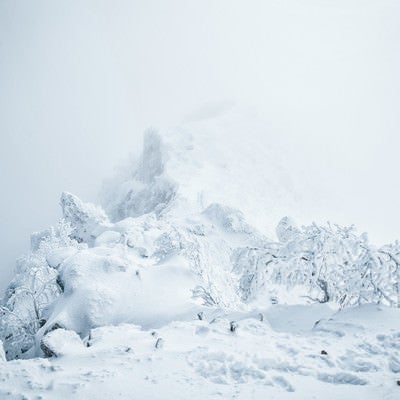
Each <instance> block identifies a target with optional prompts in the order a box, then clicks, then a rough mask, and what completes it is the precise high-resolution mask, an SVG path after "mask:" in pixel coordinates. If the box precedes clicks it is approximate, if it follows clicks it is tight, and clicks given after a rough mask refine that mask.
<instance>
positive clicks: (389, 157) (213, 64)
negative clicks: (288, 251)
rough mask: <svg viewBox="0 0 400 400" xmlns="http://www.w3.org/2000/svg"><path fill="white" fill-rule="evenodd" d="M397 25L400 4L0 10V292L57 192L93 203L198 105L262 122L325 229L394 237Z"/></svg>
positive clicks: (163, 4)
mask: <svg viewBox="0 0 400 400" xmlns="http://www.w3.org/2000/svg"><path fill="white" fill-rule="evenodd" d="M399 21H400V2H399V1H397V0H374V1H372V0H335V1H333V0H329V1H327V0H290V1H289V0H287V1H284V0H281V1H271V0H270V1H268V0H263V1H251V0H249V1H232V0H230V1H215V0H213V1H204V0H202V1H189V0H181V1H175V0H168V1H167V0H158V1H154V0H142V1H98V0H96V1H75V0H70V1H54V0H49V1H41V0H39V1H30V0H27V1H20V0H2V1H1V2H0V139H1V141H0V190H1V196H0V251H1V254H2V257H1V263H0V268H1V270H0V289H1V288H4V286H5V285H6V283H7V282H8V280H9V279H10V278H11V275H12V269H13V266H14V259H15V258H16V257H17V256H18V255H19V254H20V253H21V252H23V251H26V250H27V248H28V243H29V234H30V232H32V231H35V230H39V229H43V228H46V227H47V226H48V225H50V224H53V223H54V222H55V221H56V220H57V218H58V217H59V209H58V198H59V195H60V193H61V191H63V190H68V191H71V192H74V193H76V194H78V195H79V196H81V197H82V198H83V199H85V200H96V193H97V192H98V189H99V187H100V185H101V181H102V179H103V178H104V177H105V176H107V175H109V174H110V171H112V168H113V166H114V165H115V164H117V163H118V162H119V160H121V159H122V158H124V157H125V156H126V155H127V154H128V153H129V152H134V151H135V149H136V148H137V147H138V146H139V145H140V142H141V134H142V131H143V130H144V129H145V128H146V127H148V126H150V125H152V126H168V125H175V124H179V123H180V121H181V120H182V119H184V118H185V117H186V116H187V115H188V114H190V113H192V112H194V111H196V110H197V109H198V108H201V107H202V106H204V104H218V103H224V102H230V101H232V102H234V103H236V104H240V105H244V106H246V107H251V108H253V109H254V110H257V111H258V112H259V114H260V115H262V117H263V118H264V119H265V121H266V129H268V132H269V134H268V137H267V139H266V140H271V138H274V137H275V138H280V139H282V140H284V141H287V142H288V143H290V144H291V146H293V147H295V148H297V149H298V152H297V156H296V160H293V159H291V160H288V161H287V167H288V169H289V170H291V171H292V173H293V176H294V178H295V179H302V176H301V175H299V174H298V172H297V171H298V169H299V168H298V166H299V164H301V166H302V170H303V171H306V175H307V176H304V178H305V179H311V180H313V181H315V187H318V185H319V184H320V183H322V182H323V183H324V184H326V183H329V187H330V190H331V192H330V196H329V197H327V201H326V204H322V205H320V207H322V211H324V213H325V215H326V219H330V220H334V221H335V220H337V221H338V222H340V223H342V224H351V223H356V224H357V225H358V226H359V227H360V229H361V230H367V231H368V232H369V233H370V236H371V238H373V239H375V240H376V241H377V242H384V241H391V240H394V239H395V238H399V237H400V229H399V227H400V214H399V211H398V208H399V194H400V189H399V183H398V153H399V142H400V139H399V128H400V112H399V111H400V110H399V106H400V77H399V71H400V23H399ZM247 134H251V132H249V133H247ZM244 140H245V138H244ZM319 211H321V210H319ZM319 216H320V215H313V208H312V207H310V210H309V212H308V215H307V218H318V217H319ZM304 222H307V221H304Z"/></svg>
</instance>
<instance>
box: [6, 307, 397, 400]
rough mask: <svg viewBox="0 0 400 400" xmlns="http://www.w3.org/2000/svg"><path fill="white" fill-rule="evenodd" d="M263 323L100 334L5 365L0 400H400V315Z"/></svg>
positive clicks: (369, 311)
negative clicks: (52, 354) (57, 352)
mask: <svg viewBox="0 0 400 400" xmlns="http://www.w3.org/2000/svg"><path fill="white" fill-rule="evenodd" d="M264 317H265V318H264V321H260V320H259V318H258V315H254V316H249V315H226V316H225V317H221V318H217V319H216V320H215V321H214V322H211V321H210V322H209V321H205V320H203V321H199V320H197V321H195V320H193V321H180V322H173V323H170V324H168V325H166V326H163V327H160V328H159V329H155V330H143V329H141V328H139V327H137V326H134V325H121V326H116V327H102V328H98V329H96V330H94V331H93V333H92V337H91V339H90V347H84V346H83V345H82V344H79V343H77V344H76V345H75V346H73V345H71V344H69V346H70V347H68V345H66V349H65V352H66V353H67V354H66V355H61V356H59V357H57V358H50V359H33V360H23V361H11V362H9V363H8V364H7V366H6V365H4V364H3V366H2V368H1V370H0V382H1V384H0V398H2V399H64V398H65V399H113V398H122V399H140V400H143V399H174V400H175V399H219V398H226V399H227V398H237V399H321V398H323V399H343V400H345V399H348V400H352V399H385V400H390V399H393V400H394V399H398V398H399V396H400V387H399V386H397V384H396V378H397V379H399V378H400V310H398V309H390V308H386V307H378V306H364V307H362V308H360V309H354V310H349V311H344V312H341V313H339V314H336V315H335V313H334V312H333V311H332V310H330V309H329V308H328V307H327V306H320V305H318V306H287V307H283V306H272V307H271V308H269V309H268V310H266V311H265V312H264ZM232 318H235V319H236V321H238V327H237V330H236V332H235V333H232V332H230V329H229V321H230V320H231V319H232ZM319 319H321V320H320V322H319V323H318V324H317V325H315V323H316V321H318V320H319ZM159 338H162V340H160V341H159V347H158V348H156V346H155V345H156V342H157V340H158V339H159ZM160 343H161V345H160ZM322 351H323V352H326V353H327V354H321V352H322Z"/></svg>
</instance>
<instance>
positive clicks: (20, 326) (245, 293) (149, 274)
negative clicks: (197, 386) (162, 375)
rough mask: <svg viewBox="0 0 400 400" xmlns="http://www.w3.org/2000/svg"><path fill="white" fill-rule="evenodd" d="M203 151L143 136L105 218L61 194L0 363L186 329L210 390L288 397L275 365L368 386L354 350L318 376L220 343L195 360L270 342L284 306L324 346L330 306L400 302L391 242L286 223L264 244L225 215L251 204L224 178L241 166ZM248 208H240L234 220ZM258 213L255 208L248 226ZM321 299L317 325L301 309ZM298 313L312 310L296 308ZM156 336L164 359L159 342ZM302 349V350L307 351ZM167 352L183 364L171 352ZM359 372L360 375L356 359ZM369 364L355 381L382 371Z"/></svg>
mask: <svg viewBox="0 0 400 400" xmlns="http://www.w3.org/2000/svg"><path fill="white" fill-rule="evenodd" d="M179 138H180V139H179ZM183 138H184V139H183ZM206 139H207V140H206V142H208V140H209V137H207V135H206ZM203 141H204V137H203V138H202V139H201V140H200V139H199V138H198V137H197V136H190V135H187V134H186V132H183V135H182V132H180V133H175V134H171V133H170V134H168V135H167V136H166V137H165V138H163V137H162V136H161V135H160V134H158V133H157V132H156V131H154V130H150V131H148V132H147V133H146V134H145V138H144V148H143V152H142V154H141V156H140V157H139V158H137V159H136V161H135V162H134V163H133V165H131V166H130V168H127V169H126V170H125V172H124V173H123V174H121V173H119V174H118V175H117V177H116V178H115V179H114V180H112V181H111V182H109V183H108V184H107V185H106V186H105V190H104V191H105V194H104V196H103V198H104V208H105V211H104V210H103V208H101V207H100V206H95V205H93V204H90V203H85V202H83V201H81V200H80V199H79V198H78V197H76V196H74V195H73V194H71V193H67V192H65V193H63V194H62V195H61V201H60V205H61V209H62V213H63V218H62V219H61V220H60V221H59V224H58V226H57V227H52V228H50V229H48V230H45V231H42V232H37V233H34V234H33V235H32V238H31V243H32V248H31V253H30V254H27V255H24V256H23V257H21V258H20V259H19V260H18V262H17V273H16V276H15V278H14V279H13V281H12V282H11V283H10V285H9V287H8V289H7V291H6V293H5V296H4V298H3V303H2V306H1V308H0V316H1V319H0V340H1V341H2V343H3V346H4V354H3V352H0V360H4V359H7V360H13V359H18V358H35V357H38V356H39V357H64V356H66V357H78V358H79V357H84V358H85V357H86V356H87V354H88V353H87V352H93V351H103V350H104V349H107V350H106V351H110V348H109V346H110V344H107V343H106V342H107V341H108V340H109V339H107V338H109V337H110V335H111V336H112V335H114V334H115V336H116V337H117V338H119V339H117V340H122V338H121V335H122V336H123V332H128V333H129V335H131V336H132V337H135V338H136V337H137V338H138V340H139V341H143V343H147V342H148V341H149V338H148V337H147V336H146V335H147V334H148V333H149V332H153V330H154V329H156V330H161V331H162V332H164V334H165V336H166V337H167V338H169V339H168V340H169V341H170V340H171V339H170V338H171V336H173V331H174V330H175V329H178V328H179V329H180V330H182V332H185V333H184V335H183V337H185V340H189V339H188V338H189V337H191V335H192V334H191V333H190V332H191V330H193V329H194V330H195V335H196V336H195V338H194V339H193V343H191V344H190V346H188V351H189V349H190V353H189V354H188V355H187V364H188V365H189V366H191V367H192V368H193V370H194V371H195V373H196V374H198V375H200V376H202V377H203V378H204V379H206V380H210V382H211V383H212V384H223V383H229V382H230V381H232V380H233V381H235V382H236V383H238V382H239V383H240V382H247V381H248V380H249V379H250V380H254V381H256V382H259V383H261V384H263V385H270V386H272V387H280V388H281V389H282V390H285V391H288V392H291V391H294V390H295V388H294V386H293V385H292V384H291V383H290V382H289V381H288V380H287V378H285V377H283V376H281V375H275V372H274V374H273V375H271V376H269V375H268V374H269V372H268V373H266V371H281V370H284V369H285V368H289V369H291V370H292V371H295V372H296V373H298V374H300V375H304V376H311V377H314V378H315V379H317V380H319V381H320V382H330V383H334V384H351V385H367V384H368V379H369V378H368V377H366V376H359V375H357V372H360V371H361V370H357V366H354V365H353V364H354V363H353V364H351V363H350V362H347V361H346V360H349V359H350V358H351V356H350V353H349V354H347V353H346V354H345V355H343V356H342V358H341V359H338V360H336V361H335V363H333V364H329V363H328V364H327V365H328V367H329V368H331V370H330V371H325V372H319V369H321V368H322V366H323V365H325V364H324V363H325V361H324V360H325V359H324V357H322V358H321V357H319V358H318V360H317V362H318V368H317V369H315V367H314V365H313V363H314V362H315V360H316V359H317V358H315V357H314V359H313V361H312V362H308V361H307V360H309V359H308V358H305V359H302V358H301V357H297V361H295V362H294V363H293V362H292V363H287V362H284V363H280V362H277V361H274V360H271V359H268V357H267V358H265V357H264V356H265V355H264V356H263V357H264V358H260V359H258V358H251V357H250V358H249V356H248V355H247V350H246V349H245V348H246V346H244V348H242V349H241V350H240V352H239V353H238V356H237V357H236V356H234V355H231V354H229V353H230V351H231V350H229V349H230V348H231V347H232V346H233V344H232V343H231V342H229V341H228V344H227V346H225V347H224V346H222V347H221V350H220V352H215V351H213V350H212V349H210V350H206V351H204V349H203V350H202V346H203V345H202V344H201V343H202V341H203V339H199V338H211V339H212V340H213V341H214V342H217V343H219V342H220V341H223V340H224V337H225V335H226V334H227V332H230V333H228V335H232V334H236V333H235V332H236V330H237V329H238V326H240V329H243V330H244V331H245V332H247V333H246V334H245V335H244V336H243V337H244V338H245V339H244V340H249V341H254V340H256V339H255V337H257V336H261V337H262V336H263V335H269V336H270V337H275V336H274V335H275V334H274V333H272V332H271V327H270V326H269V325H268V324H271V325H272V326H273V330H275V331H280V329H282V326H284V329H288V326H287V323H283V325H282V322H283V321H282V318H283V317H282V315H285V313H287V310H291V311H290V312H292V313H296V312H297V311H298V310H301V312H300V315H301V318H300V320H301V321H300V320H299V321H297V322H296V323H300V325H301V328H297V329H300V330H303V329H305V330H306V331H309V330H312V331H313V332H314V333H313V335H314V334H315V335H316V336H315V337H314V339H313V340H315V339H316V340H317V341H318V343H319V345H320V347H322V346H324V340H323V339H322V336H321V335H324V332H329V335H333V336H334V335H338V336H339V337H341V336H340V335H342V331H341V330H340V329H341V325H340V323H339V322H335V323H334V324H332V323H330V322H329V321H330V320H327V321H326V320H324V318H326V317H329V316H330V315H331V314H332V313H333V311H332V309H331V308H329V307H327V306H326V304H329V305H330V307H333V309H343V308H346V307H354V306H361V305H364V304H370V303H373V304H379V305H382V306H391V307H399V306H400V287H399V281H400V268H399V266H400V245H399V244H398V243H397V242H396V243H394V244H391V245H387V246H383V247H382V248H377V247H375V246H373V245H371V244H370V243H369V241H368V237H367V235H366V234H362V235H358V234H357V232H356V231H355V229H354V228H353V227H348V228H343V227H340V226H336V225H330V224H327V225H326V226H317V225H316V224H312V225H310V226H303V227H299V226H297V225H296V223H295V222H294V221H293V220H292V219H291V218H289V217H284V218H282V219H281V220H280V222H279V224H278V226H277V227H276V236H277V238H278V240H271V239H269V238H267V237H266V235H265V233H263V232H266V231H268V230H270V229H265V230H264V231H263V232H261V230H260V229H257V228H256V227H254V225H253V224H252V223H251V222H250V221H249V219H248V218H247V213H246V212H243V210H241V209H238V207H235V204H236V205H237V202H238V199H239V202H241V201H242V200H243V201H244V200H245V199H246V198H249V197H250V196H251V195H252V194H253V193H249V192H248V190H247V189H250V188H251V186H252V185H253V184H254V182H253V183H246V179H245V180H242V179H241V178H240V176H238V182H240V183H242V182H245V183H243V187H236V185H235V182H234V177H235V176H236V175H237V174H238V173H239V169H240V168H239V169H237V167H236V166H235V165H234V166H232V165H228V164H227V163H225V161H224V154H223V153H222V152H221V153H220V152H218V154H219V155H220V156H221V157H215V154H213V155H209V156H208V159H209V160H211V159H214V160H217V161H216V162H213V163H212V162H210V163H204V162H202V161H201V160H202V159H203V158H204V159H205V160H207V156H206V155H205V153H204V151H205V149H210V150H207V152H211V153H212V152H213V151H214V150H215V149H214V150H213V147H212V146H211V147H210V146H208V147H207V146H206V147H204V143H203ZM202 146H203V148H202ZM199 147H200V149H199ZM228 152H229V151H228ZM245 152H246V150H245V149H244V153H245ZM229 157H231V155H229ZM234 164H235V163H234ZM255 164H257V163H255ZM224 178H225V179H226V185H224V181H223V180H222V181H221V179H224ZM257 179H258V178H255V181H256V182H257ZM243 189H246V190H243ZM261 192H263V191H262V190H261ZM239 193H241V194H240V195H239ZM233 195H234V196H233ZM232 196H233V197H232ZM235 196H236V197H235ZM224 197H225V198H226V201H223V198H224ZM254 197H257V194H254ZM220 200H221V201H220ZM253 201H254V199H253V200H251V199H249V200H248V201H247V202H246V201H244V203H243V204H244V207H243V208H244V210H246V209H248V207H249V205H251V204H252V202H253ZM266 203H268V201H267V200H266ZM259 210H260V214H262V212H261V211H262V210H261V208H260V209H259ZM259 210H255V211H253V220H254V216H255V215H257V212H258V211H259ZM266 217H267V214H264V216H263V217H262V218H266ZM269 217H271V215H270V216H269ZM250 219H252V218H250ZM264 220H265V219H264ZM319 303H321V304H322V306H321V307H322V308H318V310H320V311H319V312H320V319H322V321H319V319H318V318H317V315H315V316H314V314H313V312H312V308H311V307H312V306H313V305H314V306H315V305H316V304H317V305H318V306H319ZM307 304H308V305H309V306H308V307H309V308H307V307H306V308H304V309H301V308H296V307H301V306H300V305H303V306H304V305H307ZM290 305H292V307H294V308H290ZM279 307H281V308H279ZM285 307H286V308H285ZM323 307H325V308H323ZM278 308H279V311H277V310H278ZM374 310H375V309H374ZM393 312H395V311H393ZM387 313H389V311H387ZM280 314H281V316H279V315H280ZM277 315H278V317H277ZM314 317H315V318H314ZM285 318H286V317H285ZM287 318H288V320H291V319H293V318H294V315H289V314H287ZM339 319H340V318H339ZM196 320H198V322H195V321H196ZM238 322H239V323H238ZM211 324H212V325H213V326H212V327H211V326H209V325H211ZM346 329H347V328H346ZM225 330H226V331H225ZM289 330H290V329H289ZM142 331H143V332H147V333H143V334H142V333H140V332H142ZM110 332H111V333H110ZM112 332H114V333H112ZM154 332H155V331H154ZM129 335H128V336H129ZM253 335H255V336H254V337H253ZM229 337H231V336H229ZM153 339H154V340H155V339H157V340H156V342H155V343H153V345H154V346H155V348H156V349H160V348H161V347H162V345H163V341H164V339H162V338H161V337H160V338H158V337H154V338H153ZM153 339H152V340H153ZM158 339H160V340H158ZM211 339H210V340H211ZM275 339H276V343H275V342H274V343H275V344H272V345H271V346H272V347H274V346H278V345H277V343H278V342H280V343H281V342H285V341H287V342H289V339H287V338H285V337H282V336H280V334H279V335H277V336H276V338H275ZM275 339H274V340H275ZM392 339H393V338H392ZM392 339H390V340H392ZM199 340H200V341H199ZM204 340H205V339H204ZM393 341H394V339H393V340H392V342H393ZM256 342H257V340H256ZM392 342H390V343H392ZM303 345H304V346H303ZM303 345H302V346H303V350H304V349H306V351H307V352H309V353H310V352H312V350H311V347H310V345H309V344H303ZM390 345H391V344H390ZM92 346H93V349H91V350H87V347H92ZM96 346H100V347H98V349H97V347H96ZM107 346H108V347H107ZM146 346H147V344H146V345H145V347H146ZM352 346H353V347H354V346H355V347H356V348H359V347H360V344H359V343H357V344H352ZM382 346H383V345H382ZM382 346H381V347H382ZM388 346H389V345H388ZM250 347H251V346H250ZM278 347H279V346H278ZM289 347H290V346H289V345H288V347H287V349H284V350H282V348H280V350H279V351H278V350H276V351H278V353H279V352H281V353H282V354H281V356H282V357H286V356H287V354H289V353H291V352H292V351H294V353H293V354H296V353H295V352H296V351H297V350H293V349H292V350H291V349H290V348H289ZM0 349H2V346H0ZM96 349H97V350H96ZM382 349H383V350H382ZM382 349H381V350H382V352H384V351H386V350H385V347H384V346H383V347H382ZM303 350H301V351H303ZM381 350H379V351H381ZM126 351H127V352H129V350H126ZM146 351H147V350H146ZM173 351H174V352H175V351H176V352H177V353H176V354H178V353H179V356H178V355H177V357H182V354H181V353H180V350H177V349H175V348H174V350H173ZM324 351H325V350H324ZM349 351H350V350H349ZM351 351H353V350H351ZM351 351H350V352H351ZM286 353H287V354H286ZM279 354H280V353H279ZM322 354H323V355H325V354H324V353H322ZM379 354H380V353H379ZM307 357H308V356H307ZM309 357H312V355H309ZM346 357H347V358H346ZM345 359H346V360H345ZM399 359H400V358H399V354H398V352H397V350H396V354H395V355H393V357H392V358H391V361H389V362H390V363H391V364H390V365H392V366H393V368H392V367H391V368H392V371H393V373H396V371H397V365H398V364H399V363H400V361H399ZM343 360H345V361H343ZM359 362H360V363H361V364H362V365H367V362H366V360H365V359H364V358H363V357H361V358H360V360H359ZM300 363H303V365H300ZM350 364H351V365H350ZM349 365H350V367H349ZM399 365H400V364H399ZM374 368H375V367H373V366H372V367H371V366H370V367H368V369H366V370H365V371H366V372H367V373H370V372H371V371H372V370H374V371H375V370H376V371H378V370H379V368H380V367H379V368H377V369H374ZM214 369H216V370H215V371H214ZM209 370H211V371H214V372H215V374H216V376H214V375H215V374H214V373H213V374H212V375H210V372H209ZM226 370H230V371H231V372H230V373H229V374H228V373H226ZM224 371H225V372H224ZM235 371H236V372H235ZM399 371H400V369H399ZM397 372H398V371H397Z"/></svg>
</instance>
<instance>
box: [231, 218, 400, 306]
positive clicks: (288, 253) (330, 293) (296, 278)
mask: <svg viewBox="0 0 400 400" xmlns="http://www.w3.org/2000/svg"><path fill="white" fill-rule="evenodd" d="M288 221H289V220H288V219H285V221H284V223H283V224H281V227H284V228H286V229H281V231H280V232H279V233H280V235H279V237H280V238H281V240H282V241H281V242H277V243H272V242H271V243H266V246H265V248H261V249H249V248H244V249H241V250H240V251H237V253H236V259H235V261H234V270H235V271H236V272H238V271H240V272H241V278H240V290H241V295H242V299H243V300H245V301H248V300H251V299H252V298H254V297H256V296H257V295H258V293H259V292H260V291H262V290H263V288H265V287H266V286H268V283H270V284H282V285H285V286H286V287H287V288H288V289H290V288H293V287H295V286H298V285H302V286H304V287H305V288H306V289H307V291H308V295H309V297H310V299H312V300H315V301H319V302H328V301H333V302H336V303H338V304H339V305H340V306H341V307H347V306H354V305H360V304H365V303H382V304H386V305H389V306H400V290H399V278H400V267H399V266H400V260H399V258H400V257H399V255H400V246H399V244H398V243H397V242H396V243H395V244H392V245H387V246H384V247H382V248H376V247H375V246H373V245H371V244H370V243H369V241H368V237H367V235H365V234H362V235H358V234H357V232H356V230H355V228H354V227H353V226H351V227H340V226H338V225H333V226H332V225H330V224H327V225H326V226H318V225H316V224H312V225H310V226H304V227H302V228H297V227H294V225H293V224H292V223H287V222H288Z"/></svg>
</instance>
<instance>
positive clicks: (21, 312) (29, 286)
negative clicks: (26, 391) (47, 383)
mask: <svg viewBox="0 0 400 400" xmlns="http://www.w3.org/2000/svg"><path fill="white" fill-rule="evenodd" d="M71 232H72V228H71V226H70V224H69V223H67V222H66V221H65V220H60V222H59V224H58V226H57V227H56V228H50V229H49V230H48V231H46V232H42V233H41V235H35V240H34V241H33V248H32V252H31V253H30V254H28V255H24V256H22V257H20V258H19V259H18V261H17V266H16V276H15V277H14V279H13V280H12V281H11V283H10V284H9V286H8V287H7V289H6V292H5V296H4V298H3V300H2V304H1V306H0V340H2V341H3V345H4V350H5V353H6V357H7V359H15V358H20V357H22V356H23V354H25V353H26V352H27V351H28V350H29V349H30V348H31V347H32V346H33V345H34V342H35V334H36V332H37V331H38V330H39V329H40V327H41V326H42V325H43V324H44V322H45V320H44V318H45V316H44V314H45V309H46V307H47V306H48V305H49V304H50V303H51V302H52V301H53V300H54V299H55V298H56V297H58V296H59V294H60V293H61V291H62V287H60V285H59V282H58V280H57V277H58V272H57V270H56V269H54V268H53V267H51V266H50V265H49V262H48V260H47V258H48V257H49V256H50V255H51V253H52V252H53V251H54V250H56V249H60V248H63V247H77V246H78V243H77V242H76V241H75V240H73V239H71V237H70V235H71Z"/></svg>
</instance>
